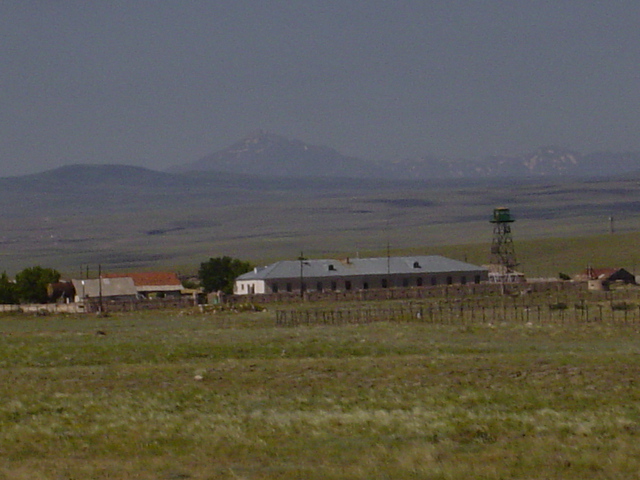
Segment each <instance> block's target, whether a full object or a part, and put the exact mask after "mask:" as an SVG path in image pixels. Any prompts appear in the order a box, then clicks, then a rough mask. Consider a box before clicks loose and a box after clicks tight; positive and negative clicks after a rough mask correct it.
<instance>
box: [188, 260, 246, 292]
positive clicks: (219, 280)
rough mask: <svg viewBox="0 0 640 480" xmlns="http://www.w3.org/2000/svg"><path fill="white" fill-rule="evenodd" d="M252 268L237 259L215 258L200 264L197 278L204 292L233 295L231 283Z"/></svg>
mask: <svg viewBox="0 0 640 480" xmlns="http://www.w3.org/2000/svg"><path fill="white" fill-rule="evenodd" d="M252 268H253V266H252V265H251V264H250V263H249V262H243V261H242V260H238V259H237V258H231V257H227V256H224V257H216V258H210V259H209V260H208V261H206V262H204V263H201V264H200V269H199V270H198V278H199V279H200V284H201V285H202V287H203V288H204V290H205V292H207V293H209V292H217V291H218V290H222V291H223V292H225V293H233V282H234V281H235V279H236V277H238V276H239V275H242V274H243V273H246V272H248V271H250V270H251V269H252Z"/></svg>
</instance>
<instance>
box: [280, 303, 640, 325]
mask: <svg viewBox="0 0 640 480" xmlns="http://www.w3.org/2000/svg"><path fill="white" fill-rule="evenodd" d="M373 322H424V323H432V324H443V325H447V324H450V325H456V324H460V325H464V324H495V323H501V322H511V323H514V322H520V323H531V324H534V323H536V324H544V323H572V322H573V323H588V322H600V323H610V324H611V323H613V324H635V323H640V305H638V304H635V303H627V302H610V303H588V302H579V303H576V304H573V305H569V304H566V303H561V302H559V303H549V304H531V305H527V304H510V303H507V302H505V303H503V304H501V305H498V304H495V305H477V304H465V303H463V302H460V303H431V304H412V303H408V304H405V305H390V306H383V307H379V306H361V307H341V308H318V309H316V308H310V309H302V310H301V309H289V310H284V309H282V310H277V311H276V325H277V326H281V327H295V326H303V325H350V324H368V323H373Z"/></svg>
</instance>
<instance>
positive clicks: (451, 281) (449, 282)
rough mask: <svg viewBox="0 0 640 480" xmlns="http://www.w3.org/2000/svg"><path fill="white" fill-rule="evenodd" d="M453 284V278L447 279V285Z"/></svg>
mask: <svg viewBox="0 0 640 480" xmlns="http://www.w3.org/2000/svg"><path fill="white" fill-rule="evenodd" d="M452 283H453V277H447V285H451V284H452Z"/></svg>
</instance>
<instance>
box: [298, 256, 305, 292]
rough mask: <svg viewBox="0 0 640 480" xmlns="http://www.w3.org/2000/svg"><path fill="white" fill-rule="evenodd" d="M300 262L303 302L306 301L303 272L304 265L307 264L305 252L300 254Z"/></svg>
mask: <svg viewBox="0 0 640 480" xmlns="http://www.w3.org/2000/svg"><path fill="white" fill-rule="evenodd" d="M298 260H299V261H300V298H301V299H302V300H304V286H303V285H304V283H303V277H304V272H303V268H304V264H305V260H306V258H305V257H304V254H303V252H302V251H301V252H300V256H299V257H298Z"/></svg>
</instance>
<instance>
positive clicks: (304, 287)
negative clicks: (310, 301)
mask: <svg viewBox="0 0 640 480" xmlns="http://www.w3.org/2000/svg"><path fill="white" fill-rule="evenodd" d="M300 291H301V292H306V291H307V284H306V283H303V284H301V285H300Z"/></svg>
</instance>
